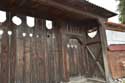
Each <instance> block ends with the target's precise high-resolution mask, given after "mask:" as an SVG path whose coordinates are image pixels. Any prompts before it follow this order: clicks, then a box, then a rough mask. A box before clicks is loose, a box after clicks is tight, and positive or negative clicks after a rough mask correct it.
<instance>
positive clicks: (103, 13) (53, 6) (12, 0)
mask: <svg viewBox="0 0 125 83" xmlns="http://www.w3.org/2000/svg"><path fill="white" fill-rule="evenodd" d="M0 9H2V10H7V11H12V12H16V13H17V12H18V13H23V14H26V15H31V16H35V17H45V18H53V19H57V18H59V19H70V20H83V19H85V20H86V19H90V18H96V16H100V17H104V18H109V17H112V16H115V15H116V14H115V13H113V12H111V11H108V10H106V9H104V8H102V7H99V6H97V5H94V4H92V3H90V2H88V1H86V0H0Z"/></svg>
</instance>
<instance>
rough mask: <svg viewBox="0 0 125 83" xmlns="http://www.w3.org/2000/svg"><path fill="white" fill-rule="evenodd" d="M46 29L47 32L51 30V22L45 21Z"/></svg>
mask: <svg viewBox="0 0 125 83" xmlns="http://www.w3.org/2000/svg"><path fill="white" fill-rule="evenodd" d="M46 28H47V29H49V30H51V29H52V28H53V22H52V21H51V20H46Z"/></svg>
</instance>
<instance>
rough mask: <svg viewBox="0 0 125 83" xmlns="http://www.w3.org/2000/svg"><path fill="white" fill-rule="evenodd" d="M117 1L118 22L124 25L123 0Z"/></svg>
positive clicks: (124, 8) (124, 2) (124, 1)
mask: <svg viewBox="0 0 125 83" xmlns="http://www.w3.org/2000/svg"><path fill="white" fill-rule="evenodd" d="M117 1H119V2H120V3H119V5H118V11H119V13H120V16H119V20H120V21H121V23H123V24H125V0H117Z"/></svg>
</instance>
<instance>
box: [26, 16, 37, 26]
mask: <svg viewBox="0 0 125 83" xmlns="http://www.w3.org/2000/svg"><path fill="white" fill-rule="evenodd" d="M26 19H27V20H26V23H27V25H28V26H29V27H34V26H35V18H34V17H30V16H27V17H26Z"/></svg>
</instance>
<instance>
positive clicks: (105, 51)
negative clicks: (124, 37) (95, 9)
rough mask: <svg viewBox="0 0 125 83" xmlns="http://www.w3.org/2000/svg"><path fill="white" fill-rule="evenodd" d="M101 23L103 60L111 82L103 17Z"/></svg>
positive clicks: (108, 79)
mask: <svg viewBox="0 0 125 83" xmlns="http://www.w3.org/2000/svg"><path fill="white" fill-rule="evenodd" d="M99 23H100V24H101V26H100V27H99V33H100V38H101V42H102V43H101V46H102V53H103V61H104V67H105V76H106V81H107V83H111V81H112V78H111V72H110V70H109V64H108V60H107V59H108V57H107V56H108V55H107V40H106V32H105V27H106V26H105V24H104V20H103V19H99Z"/></svg>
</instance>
